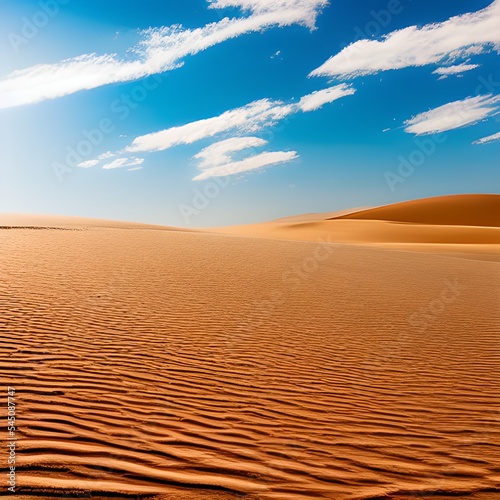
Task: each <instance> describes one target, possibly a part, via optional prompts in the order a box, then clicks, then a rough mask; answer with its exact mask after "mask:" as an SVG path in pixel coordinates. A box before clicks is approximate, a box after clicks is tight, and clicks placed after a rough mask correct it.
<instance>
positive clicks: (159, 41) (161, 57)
mask: <svg viewBox="0 0 500 500" xmlns="http://www.w3.org/2000/svg"><path fill="white" fill-rule="evenodd" d="M326 4H327V2H326V0H280V1H274V0H271V1H270V2H267V1H257V0H252V1H246V0H237V1H236V0H234V1H233V0H216V1H212V2H211V4H210V7H211V8H219V9H220V8H224V7H230V6H234V7H241V8H243V9H244V10H249V11H251V14H250V15H249V16H247V17H241V18H233V19H228V18H224V19H222V20H221V21H219V22H216V23H211V24H208V25H206V26H204V27H202V28H196V29H184V28H182V26H179V25H177V26H171V27H162V28H151V29H148V30H146V31H144V32H142V36H143V40H142V41H141V42H140V43H139V44H138V45H137V46H135V47H132V48H131V49H130V50H129V53H130V54H132V57H129V58H120V57H119V56H118V55H117V54H104V55H97V54H84V55H81V56H78V57H74V58H71V59H66V60H63V61H61V62H59V63H56V64H39V65H36V66H32V67H30V68H27V69H23V70H16V71H14V72H12V73H10V74H9V75H7V76H6V77H5V78H3V79H2V80H0V108H10V107H15V106H22V105H26V104H34V103H37V102H41V101H44V100H46V99H55V98H58V97H62V96H66V95H69V94H73V93H75V92H78V91H81V90H89V89H93V88H96V87H100V86H102V85H108V84H111V83H118V82H127V81H132V80H137V79H139V78H144V77H146V76H148V75H152V74H156V73H162V72H165V71H169V70H173V69H175V68H177V67H179V65H181V64H182V59H183V58H185V57H186V56H189V55H194V54H197V53H199V52H201V51H203V50H205V49H207V48H209V47H212V46H214V45H217V44H219V43H222V42H224V41H226V40H229V39H232V38H236V37H238V36H241V35H243V34H246V33H252V32H259V31H263V30H265V29H268V28H270V27H272V26H291V25H293V24H301V25H306V26H308V27H310V28H312V27H313V26H314V22H315V20H316V17H317V16H318V14H319V12H320V10H321V8H322V7H323V6H325V5H326Z"/></svg>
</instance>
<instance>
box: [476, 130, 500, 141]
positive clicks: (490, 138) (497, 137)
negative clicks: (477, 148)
mask: <svg viewBox="0 0 500 500" xmlns="http://www.w3.org/2000/svg"><path fill="white" fill-rule="evenodd" d="M494 141H500V132H497V133H496V134H493V135H489V136H488V137H483V138H482V139H478V140H477V141H474V142H473V143H472V144H487V143H488V142H494Z"/></svg>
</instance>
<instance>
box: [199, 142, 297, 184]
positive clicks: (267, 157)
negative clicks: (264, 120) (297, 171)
mask: <svg viewBox="0 0 500 500" xmlns="http://www.w3.org/2000/svg"><path fill="white" fill-rule="evenodd" d="M267 143H268V142H267V141H265V140H264V139H260V138H259V137H233V138H231V139H226V140H223V141H219V142H216V143H215V144H212V145H210V146H208V147H206V148H205V149H203V150H201V151H200V152H199V153H198V154H197V155H196V156H195V157H194V158H196V159H197V160H200V161H199V164H198V168H199V169H201V171H202V172H201V173H200V174H198V175H197V176H196V177H194V178H193V180H194V181H201V180H204V179H208V178H209V177H225V176H227V175H233V174H240V173H243V172H249V171H251V170H257V169H260V168H263V167H269V166H272V165H278V164H282V163H286V162H289V161H291V160H294V159H296V158H298V157H299V156H298V155H297V152H296V151H274V152H267V151H266V152H264V153H259V154H257V155H253V156H247V157H246V158H244V159H241V160H238V161H236V160H235V159H234V157H233V155H234V153H238V152H241V151H246V150H248V149H250V148H260V147H263V146H265V145H267Z"/></svg>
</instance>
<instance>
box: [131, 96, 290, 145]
mask: <svg viewBox="0 0 500 500" xmlns="http://www.w3.org/2000/svg"><path fill="white" fill-rule="evenodd" d="M295 109H296V106H294V105H292V104H284V103H283V102H281V101H273V100H270V99H261V100H259V101H254V102H252V103H250V104H247V105H246V106H243V107H241V108H236V109H233V110H230V111H226V112H224V113H222V114H221V115H219V116H215V117H213V118H207V119H204V120H197V121H194V122H191V123H188V124H186V125H182V126H179V127H171V128H168V129H165V130H161V131H160V132H154V133H152V134H146V135H142V136H139V137H137V138H136V139H134V141H133V142H132V144H130V146H128V147H127V148H126V149H125V151H126V152H128V153H140V152H141V153H144V152H152V151H163V150H165V149H169V148H171V147H173V146H177V145H180V144H192V143H194V142H197V141H199V140H201V139H206V138H209V137H214V136H216V135H218V134H220V133H222V132H228V131H238V132H242V133H253V132H256V131H258V130H261V129H262V128H264V127H266V126H272V125H273V124H275V123H276V122H277V121H279V120H282V119H283V118H285V117H286V116H288V115H290V114H291V113H293V112H294V110H295Z"/></svg>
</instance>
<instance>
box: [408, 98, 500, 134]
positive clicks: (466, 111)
mask: <svg viewBox="0 0 500 500" xmlns="http://www.w3.org/2000/svg"><path fill="white" fill-rule="evenodd" d="M499 103H500V96H492V95H491V94H488V95H480V96H476V97H469V98H467V99H464V100H461V101H454V102H450V103H448V104H445V105H443V106H440V107H438V108H435V109H432V110H430V111H426V112H425V113H421V114H419V115H417V116H415V117H413V118H411V119H410V120H407V121H406V122H405V125H406V128H405V131H406V132H408V133H412V134H416V135H424V134H435V133H440V132H445V131H447V130H453V129H456V128H460V127H465V126H469V125H473V124H475V123H477V122H478V121H480V120H483V119H485V118H487V117H489V116H491V115H493V114H496V113H498V111H499V110H500V104H499Z"/></svg>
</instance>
